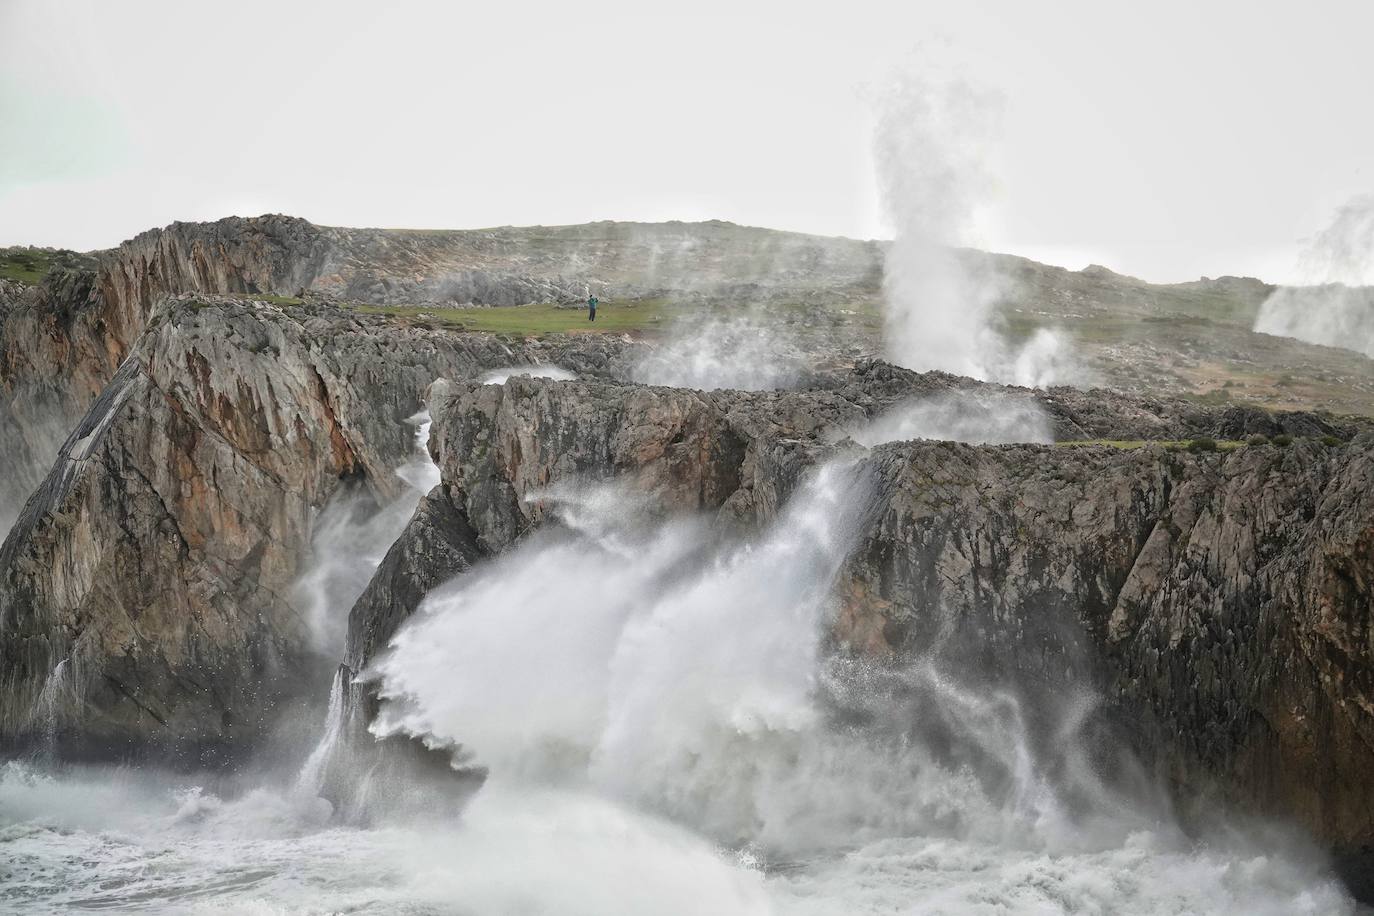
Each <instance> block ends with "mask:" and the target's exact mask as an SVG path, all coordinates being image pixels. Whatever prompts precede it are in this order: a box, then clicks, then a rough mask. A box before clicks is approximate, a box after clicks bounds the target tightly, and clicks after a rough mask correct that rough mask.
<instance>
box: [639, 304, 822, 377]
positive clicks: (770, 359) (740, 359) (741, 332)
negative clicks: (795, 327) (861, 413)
mask: <svg viewBox="0 0 1374 916" xmlns="http://www.w3.org/2000/svg"><path fill="white" fill-rule="evenodd" d="M778 324H779V322H778V321H777V320H776V318H774V319H771V320H770V319H769V318H768V317H767V316H766V315H762V314H758V313H755V312H751V311H745V312H743V313H740V314H734V315H729V316H722V315H707V316H694V317H687V318H682V319H679V320H678V321H677V322H675V323H674V324H673V326H672V327H671V328H670V329H669V332H668V336H667V339H666V340H665V341H664V342H663V343H662V344H660V345H659V346H658V347H655V348H653V349H651V350H649V351H648V352H647V353H646V354H645V355H644V357H643V358H642V359H641V360H640V361H639V362H638V363H637V364H635V366H634V367H633V368H632V369H631V372H630V377H631V379H633V380H634V381H636V382H641V383H643V384H646V385H670V386H672V387H674V388H697V389H701V390H705V391H710V390H712V389H717V388H733V389H737V390H742V391H765V390H769V389H774V388H788V387H791V386H793V385H795V384H796V382H797V380H798V379H799V378H800V377H801V375H802V374H803V372H804V367H805V365H806V359H805V357H804V355H803V354H802V353H801V352H800V351H799V349H798V348H797V347H796V346H795V345H794V344H793V343H791V342H790V341H788V340H787V339H786V338H785V336H783V335H782V334H781V333H780V331H779V328H778Z"/></svg>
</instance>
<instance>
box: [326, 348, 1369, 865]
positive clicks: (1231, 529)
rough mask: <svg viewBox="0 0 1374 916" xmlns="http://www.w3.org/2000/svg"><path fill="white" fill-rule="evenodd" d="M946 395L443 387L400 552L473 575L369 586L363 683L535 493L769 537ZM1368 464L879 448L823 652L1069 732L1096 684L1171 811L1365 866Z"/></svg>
mask: <svg viewBox="0 0 1374 916" xmlns="http://www.w3.org/2000/svg"><path fill="white" fill-rule="evenodd" d="M948 382H949V379H948V377H942V376H936V375H929V376H915V375H912V374H910V373H903V372H901V371H900V370H892V369H891V368H890V367H883V366H882V365H881V364H871V365H868V366H865V367H861V369H860V370H859V371H858V372H857V373H855V375H854V376H853V377H851V378H850V379H849V380H848V382H845V381H843V380H841V379H836V382H835V384H834V386H833V387H832V388H830V389H829V390H826V391H810V392H787V393H767V394H751V393H739V392H711V393H700V392H686V391H679V390H673V389H654V388H641V387H636V386H622V385H608V384H599V383H583V382H563V383H553V382H547V381H543V380H517V381H512V382H511V383H509V384H507V385H505V386H503V387H500V388H492V387H488V388H480V387H476V386H472V385H468V384H462V383H454V384H452V385H448V386H439V387H437V388H436V390H435V394H434V398H433V405H432V410H433V411H434V413H435V415H436V425H435V428H434V432H433V436H432V439H431V452H432V453H433V454H434V456H435V458H436V460H437V461H438V462H439V464H440V467H441V469H442V471H443V480H444V482H443V485H442V486H441V487H440V488H438V489H436V491H435V492H434V493H433V494H431V500H433V501H434V502H435V505H434V506H432V507H431V509H430V510H428V511H427V513H426V515H427V520H426V521H424V522H422V523H420V524H418V525H417V526H416V527H415V528H414V529H413V530H412V531H408V532H407V534H406V535H404V536H403V538H402V542H401V543H402V544H405V545H406V547H405V548H404V550H405V553H406V555H407V556H411V557H415V556H418V555H420V554H421V553H423V552H424V551H425V550H433V549H434V548H433V545H435V544H443V543H444V538H445V537H446V536H447V537H457V539H458V543H459V544H460V547H461V549H460V548H459V547H454V546H453V544H452V543H450V545H449V546H448V547H446V548H443V552H445V554H446V555H447V556H448V557H449V558H450V560H449V561H445V562H440V563H439V564H438V565H437V567H436V568H435V569H430V570H428V571H427V572H425V573H423V574H421V573H420V572H419V567H420V566H422V565H423V564H416V563H413V562H411V563H409V567H408V569H409V571H407V566H406V565H405V564H399V563H398V564H397V565H396V566H394V567H393V568H392V574H391V576H390V577H389V579H388V581H387V582H386V584H385V587H384V588H383V587H381V586H380V585H379V584H378V583H377V582H374V585H373V587H372V588H370V589H369V593H368V595H367V596H365V597H366V599H367V600H366V601H364V602H360V604H359V606H358V607H355V609H354V614H353V617H352V621H351V623H352V626H351V631H350V650H349V651H350V654H349V665H350V667H351V670H354V671H356V670H360V669H361V668H362V667H364V666H365V665H366V663H367V661H368V659H369V658H370V656H371V654H372V653H373V652H374V651H376V650H377V649H378V648H379V647H380V646H382V645H384V644H385V641H386V640H387V639H388V638H389V637H390V633H391V632H392V631H394V629H395V627H396V626H398V625H399V623H400V622H401V621H402V620H404V618H405V616H407V615H408V614H409V613H410V612H411V611H413V610H414V608H415V607H416V606H417V605H418V603H419V600H420V596H421V595H422V594H423V592H424V591H425V590H426V589H428V588H430V587H432V586H433V584H434V583H435V582H437V581H440V579H442V578H443V577H442V576H440V575H436V571H437V572H441V573H444V574H453V573H460V572H462V571H463V570H465V569H466V568H467V566H468V565H469V564H470V563H471V562H473V560H474V558H478V557H480V556H482V555H484V554H486V553H489V552H491V551H495V550H499V549H501V548H503V547H505V546H507V545H509V544H510V543H511V542H512V541H513V540H514V539H515V538H517V537H519V535H520V534H521V533H522V532H523V531H525V530H526V529H527V528H529V527H530V526H532V525H536V524H538V523H540V521H541V519H542V515H541V513H540V509H539V505H538V502H537V499H536V500H533V501H531V500H530V499H528V498H529V497H531V496H533V495H537V493H538V492H539V491H540V490H541V489H543V488H547V487H550V486H556V485H558V484H559V483H560V482H564V481H569V480H572V479H574V478H580V477H585V476H588V475H590V476H608V475H617V476H621V477H625V478H629V479H631V480H634V481H635V484H636V486H637V487H638V488H642V489H644V490H646V491H648V492H653V493H655V494H657V495H658V497H659V499H660V500H661V501H662V504H663V505H664V506H665V508H671V509H690V510H706V511H714V512H716V513H717V517H718V518H719V519H720V520H721V522H722V523H723V524H727V525H738V524H747V523H757V522H760V521H765V520H767V519H769V518H771V517H773V516H774V515H775V514H776V509H777V506H778V505H779V504H780V503H781V502H782V501H783V500H785V499H786V498H787V496H788V494H789V493H790V492H792V490H793V489H794V487H795V486H796V483H797V481H798V480H799V479H800V477H801V475H802V474H803V473H804V472H805V470H806V468H807V467H809V466H811V465H812V464H814V462H816V461H817V460H819V459H820V458H821V457H822V456H824V455H826V454H829V453H830V452H831V451H832V450H834V449H836V448H846V447H849V446H847V445H846V444H845V443H843V442H841V441H839V440H840V439H841V436H842V433H843V431H845V430H847V429H852V427H853V424H855V423H857V422H861V421H862V420H863V419H864V418H867V417H871V416H872V415H874V414H875V413H877V412H879V411H881V410H882V409H883V408H884V407H885V406H886V405H888V404H891V403H893V402H894V401H895V400H898V399H900V398H902V397H905V396H909V395H910V393H911V392H912V391H913V390H919V391H922V392H924V393H929V392H930V391H931V390H932V387H934V388H935V389H938V388H940V387H941V386H944V385H946V384H947V383H948ZM958 384H960V385H963V384H964V383H962V382H959V383H958ZM1026 396H1034V397H1042V398H1043V399H1044V401H1045V403H1046V404H1047V406H1048V408H1049V409H1050V410H1051V411H1053V412H1054V417H1055V419H1054V425H1055V427H1056V428H1057V429H1058V430H1060V431H1064V430H1068V431H1071V432H1072V433H1073V434H1074V436H1075V437H1082V436H1083V434H1084V433H1092V434H1093V435H1094V437H1100V438H1112V439H1126V438H1136V437H1137V435H1136V431H1139V430H1140V429H1141V428H1142V425H1143V426H1145V427H1149V428H1151V429H1152V430H1154V431H1155V433H1156V434H1157V435H1158V434H1160V433H1161V432H1162V434H1163V435H1164V436H1165V437H1167V438H1181V437H1184V436H1186V435H1189V434H1191V435H1204V434H1205V435H1211V436H1216V437H1225V436H1233V435H1235V434H1238V433H1240V432H1245V431H1262V430H1266V429H1267V430H1269V431H1275V430H1280V429H1304V428H1311V429H1313V430H1314V431H1321V430H1326V429H1328V428H1329V426H1330V423H1331V421H1329V420H1328V419H1327V418H1323V417H1317V416H1313V415H1304V414H1297V415H1280V416H1270V415H1266V414H1263V413H1262V412H1259V413H1252V412H1248V411H1242V412H1240V413H1237V412H1236V411H1234V410H1207V409H1205V408H1200V407H1196V406H1193V405H1182V404H1176V403H1173V402H1159V401H1152V400H1140V399H1130V398H1125V397H1123V396H1119V395H1118V396H1109V397H1107V398H1105V399H1103V398H1092V397H1090V396H1088V395H1083V394H1081V393H1075V392H1069V391H1067V390H1064V391H1058V390H1057V391H1055V392H1053V393H1051V394H1049V395H1029V393H1026ZM1113 398H1116V400H1113ZM1358 427H1359V424H1355V426H1353V427H1352V429H1358ZM1323 434H1325V433H1323ZM1370 446H1374V434H1370V433H1368V432H1365V433H1362V434H1360V435H1359V436H1358V437H1357V438H1356V439H1355V441H1353V442H1351V443H1348V444H1344V445H1336V446H1330V445H1326V444H1322V443H1321V442H1320V441H1317V440H1310V439H1309V440H1303V441H1299V442H1298V443H1295V444H1294V445H1292V446H1290V447H1279V446H1274V445H1257V446H1248V447H1245V448H1241V449H1237V450H1235V451H1231V452H1222V453H1191V452H1188V451H1183V450H1177V449H1166V448H1163V447H1160V446H1147V447H1144V448H1138V449H1125V450H1119V449H1115V448H1110V447H1087V448H1084V447H1074V448H1063V447H1054V446H1030V445H1012V446H997V447H974V446H967V445H961V444H957V443H939V442H911V443H893V444H888V445H883V446H880V447H877V448H875V449H873V450H872V451H871V452H870V453H869V455H868V457H867V458H866V459H865V460H866V462H867V464H868V466H869V468H870V470H871V471H872V476H873V479H874V481H875V496H874V508H873V511H872V513H871V515H870V517H869V522H868V524H867V527H866V528H865V530H864V531H863V534H862V536H861V538H860V541H859V544H858V547H857V548H856V550H855V551H854V552H853V554H852V555H851V557H850V559H849V561H848V563H847V564H846V568H845V571H844V574H843V575H842V577H841V583H840V587H839V595H838V597H839V612H838V614H837V616H836V618H835V620H834V624H833V628H832V631H831V634H830V635H831V642H832V645H833V646H834V648H835V650H836V651H839V652H844V653H852V654H856V655H859V656H863V657H865V658H868V659H872V660H876V661H880V662H883V663H889V664H902V663H904V662H905V661H908V660H911V659H914V658H925V659H930V660H933V661H934V663H936V664H942V663H944V664H948V665H949V666H950V669H951V673H952V674H954V675H956V676H958V677H960V678H963V679H968V680H978V681H980V682H984V683H988V684H994V685H997V686H999V687H1002V688H1005V689H1008V690H1013V691H1018V692H1021V693H1023V694H1024V695H1025V696H1026V697H1027V698H1028V699H1030V700H1032V701H1034V702H1036V703H1043V704H1057V705H1059V706H1061V707H1062V706H1063V705H1064V704H1065V703H1067V702H1069V695H1070V694H1071V693H1073V694H1077V693H1078V692H1081V690H1082V687H1083V685H1087V686H1088V687H1089V688H1091V689H1094V690H1096V691H1097V692H1098V694H1099V696H1100V697H1101V699H1102V702H1103V704H1104V711H1105V713H1106V716H1107V718H1108V719H1109V721H1110V722H1111V724H1112V728H1113V729H1114V730H1113V732H1112V734H1113V735H1114V736H1116V737H1117V738H1119V739H1122V740H1124V741H1125V742H1126V743H1127V744H1128V745H1129V746H1131V747H1132V748H1133V749H1134V751H1135V753H1136V754H1137V755H1138V757H1139V759H1141V760H1142V761H1144V762H1145V763H1146V764H1147V765H1149V766H1150V767H1152V768H1153V769H1154V770H1155V772H1157V773H1158V774H1159V775H1160V776H1162V777H1163V778H1164V779H1165V781H1166V782H1167V783H1168V784H1169V785H1170V786H1172V787H1173V788H1175V789H1177V790H1178V791H1179V793H1180V797H1181V798H1184V799H1188V798H1196V797H1206V796H1216V795H1221V796H1223V797H1225V798H1227V799H1229V800H1230V801H1232V802H1234V803H1238V804H1240V805H1241V806H1242V807H1243V808H1244V809H1245V810H1250V811H1258V812H1264V813H1267V814H1276V815H1280V816H1283V817H1287V818H1292V819H1295V820H1297V821H1299V822H1300V823H1302V824H1303V825H1305V826H1306V827H1307V828H1309V829H1310V830H1311V831H1313V833H1315V834H1316V835H1317V836H1319V837H1320V838H1321V839H1323V840H1325V841H1327V842H1329V843H1330V844H1331V845H1332V846H1333V847H1334V848H1336V849H1337V850H1340V851H1342V852H1348V851H1351V850H1358V849H1360V848H1361V847H1363V846H1367V845H1368V844H1369V843H1371V841H1374V831H1371V829H1370V827H1369V824H1370V823H1371V817H1370V815H1371V813H1372V812H1371V810H1370V797H1369V794H1368V792H1367V791H1366V790H1365V788H1364V785H1363V782H1364V776H1363V774H1364V773H1365V772H1367V770H1368V767H1369V765H1370V763H1371V754H1370V750H1369V748H1370V746H1371V739H1374V731H1372V730H1374V706H1372V705H1371V701H1370V695H1369V694H1370V690H1371V685H1370V683H1369V677H1368V671H1369V670H1370V665H1371V662H1374V658H1371V651H1372V650H1374V646H1372V645H1371V642H1370V640H1369V621H1370V615H1371V611H1372V610H1374V605H1372V604H1371V591H1370V587H1371V582H1372V581H1374V551H1371V549H1370V548H1371V546H1374V488H1371V483H1374V459H1371V457H1370V451H1369V450H1370ZM440 517H446V518H448V519H449V521H448V522H442V523H441V522H437V521H436V519H437V518H440ZM445 531H446V532H450V534H449V535H444V534H441V532H445ZM456 532H461V536H460V535H458V534H454V533H456ZM398 546H399V545H398Z"/></svg>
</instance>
